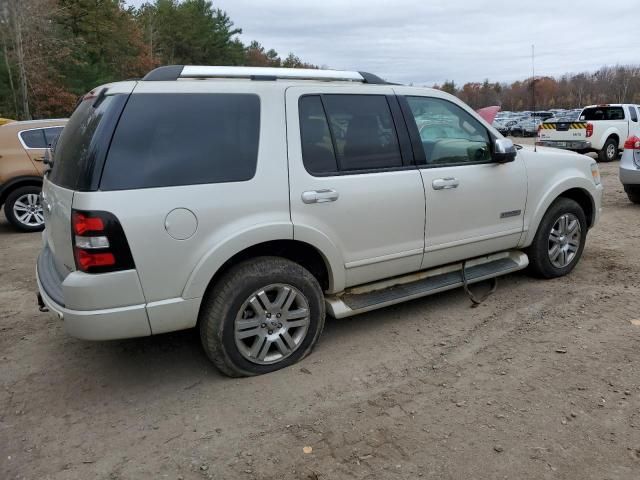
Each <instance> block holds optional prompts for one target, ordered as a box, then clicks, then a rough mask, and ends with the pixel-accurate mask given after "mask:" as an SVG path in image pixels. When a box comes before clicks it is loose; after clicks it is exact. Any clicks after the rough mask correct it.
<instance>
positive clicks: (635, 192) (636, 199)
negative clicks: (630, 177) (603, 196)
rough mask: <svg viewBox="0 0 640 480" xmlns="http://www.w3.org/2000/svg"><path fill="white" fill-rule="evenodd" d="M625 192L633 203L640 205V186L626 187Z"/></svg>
mask: <svg viewBox="0 0 640 480" xmlns="http://www.w3.org/2000/svg"><path fill="white" fill-rule="evenodd" d="M624 191H625V192H627V197H629V200H630V201H631V203H640V185H625V186H624Z"/></svg>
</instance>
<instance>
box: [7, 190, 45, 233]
mask: <svg viewBox="0 0 640 480" xmlns="http://www.w3.org/2000/svg"><path fill="white" fill-rule="evenodd" d="M13 215H14V216H15V218H16V220H18V221H19V222H20V223H21V224H23V225H24V226H26V227H40V226H42V225H43V224H44V215H43V213H42V204H41V203H40V196H39V195H38V194H35V193H25V194H24V195H21V196H19V197H18V198H17V200H16V201H15V202H14V203H13Z"/></svg>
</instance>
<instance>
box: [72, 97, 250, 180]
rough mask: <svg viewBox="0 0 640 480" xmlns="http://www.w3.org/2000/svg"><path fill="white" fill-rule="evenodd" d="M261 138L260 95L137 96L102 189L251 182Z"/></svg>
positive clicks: (118, 135) (124, 120)
mask: <svg viewBox="0 0 640 480" xmlns="http://www.w3.org/2000/svg"><path fill="white" fill-rule="evenodd" d="M65 132H66V130H65ZM63 137H64V134H63ZM259 137H260V98H259V97H258V96H257V95H254V94H217V93H216V94H134V95H132V96H131V98H130V99H129V101H128V103H127V106H126V108H125V110H124V112H123V114H122V117H121V119H120V121H119V123H118V126H117V128H116V131H115V134H114V136H113V140H112V142H111V147H110V149H109V155H108V157H107V160H106V162H105V167H104V171H103V174H102V180H101V182H100V189H101V190H123V189H136V188H151V187H167V186H177V185H190V184H204V183H221V182H240V181H246V180H250V179H251V178H253V176H254V174H255V172H256V165H257V159H258V145H259Z"/></svg>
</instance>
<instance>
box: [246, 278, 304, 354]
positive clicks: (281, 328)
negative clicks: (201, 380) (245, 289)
mask: <svg viewBox="0 0 640 480" xmlns="http://www.w3.org/2000/svg"><path fill="white" fill-rule="evenodd" d="M310 321H311V316H310V311H309V303H308V302H307V299H306V298H305V296H304V295H303V294H302V292H300V290H298V289H297V288H295V287H294V286H292V285H287V284H280V283H278V284H272V285H268V286H266V287H264V288H261V289H259V290H257V291H256V292H254V293H252V294H251V295H250V296H249V298H248V299H247V300H245V302H244V303H243V304H242V306H241V307H240V311H239V312H238V314H237V315H236V319H235V325H234V337H235V343H236V347H237V348H238V350H239V352H240V354H241V355H242V356H243V357H244V358H245V359H246V360H248V361H250V362H253V363H257V364H260V365H269V364H273V363H277V362H279V361H281V360H283V359H285V358H287V357H288V356H290V355H291V354H292V353H293V352H295V351H296V350H297V349H298V348H299V347H300V345H301V344H302V342H303V341H304V339H305V336H306V334H307V331H308V330H309V324H310Z"/></svg>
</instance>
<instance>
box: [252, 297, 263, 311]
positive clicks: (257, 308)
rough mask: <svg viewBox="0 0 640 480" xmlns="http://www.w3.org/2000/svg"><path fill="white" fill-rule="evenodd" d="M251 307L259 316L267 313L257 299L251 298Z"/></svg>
mask: <svg viewBox="0 0 640 480" xmlns="http://www.w3.org/2000/svg"><path fill="white" fill-rule="evenodd" d="M249 305H251V308H253V311H254V312H256V314H257V315H264V314H265V312H266V309H265V308H264V306H263V305H262V304H261V303H260V301H259V300H258V298H257V297H251V300H249Z"/></svg>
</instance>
